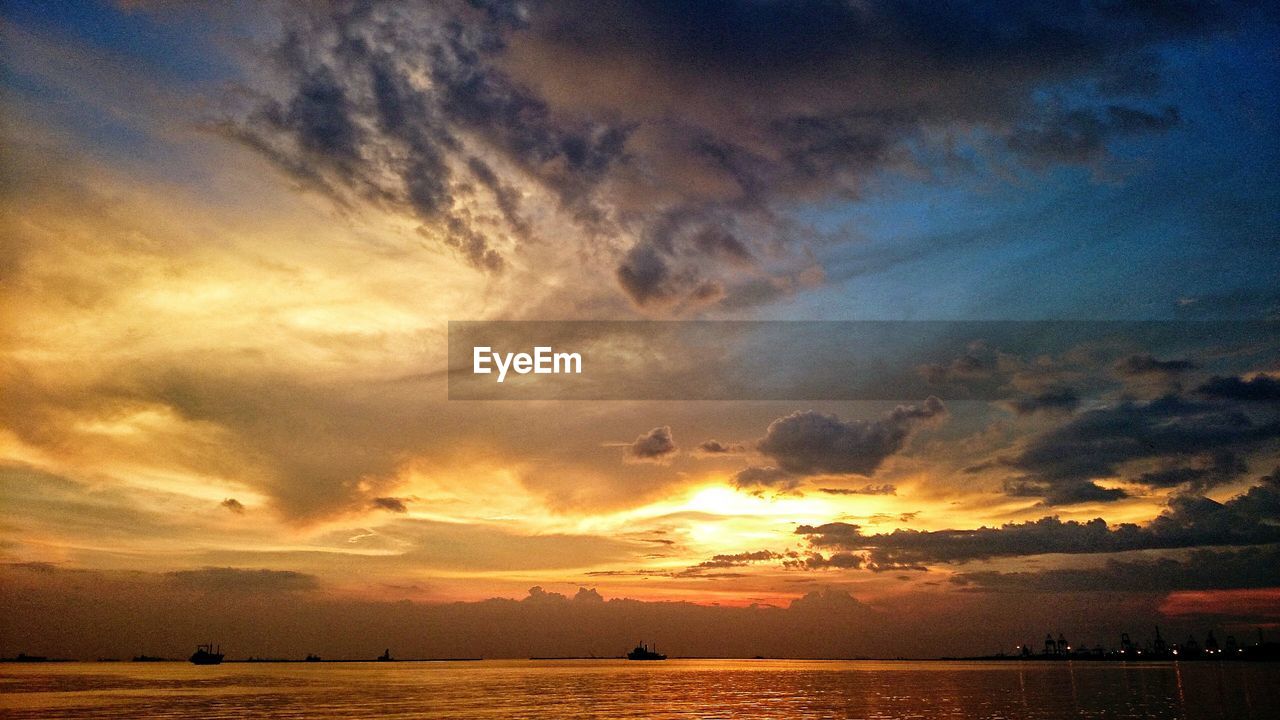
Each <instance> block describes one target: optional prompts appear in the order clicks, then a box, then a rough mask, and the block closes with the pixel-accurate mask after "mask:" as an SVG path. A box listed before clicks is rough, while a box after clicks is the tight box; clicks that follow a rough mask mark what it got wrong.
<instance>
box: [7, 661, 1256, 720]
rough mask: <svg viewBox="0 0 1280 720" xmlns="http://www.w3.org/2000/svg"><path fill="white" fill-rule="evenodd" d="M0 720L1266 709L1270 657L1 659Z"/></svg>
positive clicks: (1017, 714) (893, 717)
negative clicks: (208, 662) (204, 662)
mask: <svg viewBox="0 0 1280 720" xmlns="http://www.w3.org/2000/svg"><path fill="white" fill-rule="evenodd" d="M0 717H5V718H202V720H211V719H213V718H245V717H253V718H351V717H382V718H450V719H451V720H456V719H459V718H556V719H559V718H566V719H570V720H572V719H575V718H780V719H781V718H785V719H787V720H794V719H796V718H876V719H880V720H906V719H908V718H925V719H934V718H991V719H993V720H994V719H996V718H1045V719H1049V718H1162V719H1164V718H1179V719H1182V720H1192V719H1195V718H1223V719H1224V720H1226V719H1230V720H1242V719H1246V718H1267V719H1272V720H1273V719H1275V718H1280V664H1278V663H1232V662H1193V663H1186V662H1184V663H1172V662H1167V663H1128V662H1123V663H1122V662H1087V661H1086V662H1081V661H1070V662H1068V661H1062V662H1044V661H1034V660H1031V661H1012V660H1011V661H973V662H965V661H879V660H876V661H841V660H833V661H820V660H677V659H673V660H666V661H654V662H632V661H627V660H481V661H463V662H387V663H376V662H353V663H344V662H320V663H301V662H298V663H224V664H222V665H216V666H201V667H197V666H194V665H191V664H189V663H185V662H143V663H134V662H114V663H112V662H93V663H25V664H24V663H11V664H5V665H0Z"/></svg>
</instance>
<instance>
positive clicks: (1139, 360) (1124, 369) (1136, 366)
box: [1115, 353, 1197, 376]
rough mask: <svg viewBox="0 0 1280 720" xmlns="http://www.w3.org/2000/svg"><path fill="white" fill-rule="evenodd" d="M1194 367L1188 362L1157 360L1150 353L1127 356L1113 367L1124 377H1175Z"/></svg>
mask: <svg viewBox="0 0 1280 720" xmlns="http://www.w3.org/2000/svg"><path fill="white" fill-rule="evenodd" d="M1196 367H1197V366H1196V364H1195V363H1193V362H1191V361H1190V360H1157V359H1156V358H1155V357H1154V356H1152V355H1151V353H1135V354H1133V355H1129V356H1127V357H1124V358H1122V359H1121V360H1120V361H1119V362H1117V363H1116V366H1115V368H1116V372H1118V373H1120V374H1121V375H1126V376H1138V375H1176V374H1177V373H1180V372H1183V371H1186V370H1195V369H1196Z"/></svg>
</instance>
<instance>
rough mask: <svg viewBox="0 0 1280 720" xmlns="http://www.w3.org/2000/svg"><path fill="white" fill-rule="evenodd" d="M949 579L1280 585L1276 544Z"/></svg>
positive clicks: (981, 584) (1073, 584) (1082, 587)
mask: <svg viewBox="0 0 1280 720" xmlns="http://www.w3.org/2000/svg"><path fill="white" fill-rule="evenodd" d="M950 581H951V582H952V583H954V584H956V585H960V586H962V587H964V588H966V589H971V590H975V591H983V592H1039V593H1070V592H1155V593H1166V592H1173V591H1177V590H1225V589H1239V588H1273V587H1280V547H1277V546H1274V545H1270V546H1262V547H1249V548H1242V549H1239V550H1221V551H1218V550H1196V551H1193V552H1191V553H1190V554H1188V555H1186V556H1185V557H1181V558H1174V557H1162V558H1156V559H1152V560H1143V559H1139V560H1121V559H1115V558H1113V559H1110V560H1107V562H1106V564H1105V565H1103V566H1102V567H1092V568H1054V569H1050V570H1037V571H1023V572H998V571H993V570H985V571H981V572H969V573H957V574H955V575H953V576H951V579H950Z"/></svg>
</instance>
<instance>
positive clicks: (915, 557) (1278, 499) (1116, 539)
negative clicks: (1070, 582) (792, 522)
mask: <svg viewBox="0 0 1280 720" xmlns="http://www.w3.org/2000/svg"><path fill="white" fill-rule="evenodd" d="M795 532H796V534H798V535H803V536H804V537H805V538H806V539H807V540H808V541H809V543H810V544H811V545H812V546H813V547H814V548H816V549H825V550H843V551H864V552H865V553H866V558H867V560H868V561H869V562H870V563H875V564H879V565H881V566H884V567H886V568H888V567H892V566H903V565H926V564H935V563H964V562H968V561H970V560H985V559H990V558H997V557H1016V556H1023V555H1041V554H1047V553H1068V554H1081V553H1112V552H1123V551H1129V550H1149V549H1168V548H1193V547H1201V546H1214V545H1219V546H1232V545H1260V544H1268V543H1276V542H1280V471H1277V472H1273V473H1272V474H1270V475H1267V476H1264V477H1263V478H1261V480H1260V483H1259V484H1258V485H1255V486H1253V487H1251V488H1250V489H1249V490H1248V491H1247V492H1245V493H1243V494H1241V495H1238V496H1236V497H1234V498H1232V499H1230V500H1228V501H1226V502H1224V503H1220V502H1217V501H1215V500H1213V499H1211V498H1207V497H1200V496H1191V495H1178V496H1175V497H1174V498H1172V499H1171V500H1170V501H1169V506H1168V507H1167V508H1166V509H1165V511H1164V512H1162V513H1161V514H1160V515H1159V516H1157V517H1156V518H1155V519H1154V520H1152V521H1151V522H1150V523H1148V524H1146V525H1142V526H1139V525H1135V524H1132V523H1123V524H1120V525H1116V526H1108V524H1107V523H1106V521H1104V520H1103V519H1101V518H1096V519H1094V520H1090V521H1088V522H1079V521H1075V520H1068V521H1063V520H1060V519H1058V518H1057V517H1045V518H1041V519H1040V520H1034V521H1029V522H1022V523H1008V524H1005V525H1002V526H1001V527H998V528H989V527H982V528H978V529H976V530H932V531H930V530H908V529H899V530H895V531H893V532H891V533H881V534H876V535H864V534H863V533H862V531H861V528H860V527H859V526H857V525H854V524H850V523H844V522H833V523H826V524H823V525H817V526H814V525H800V526H798V527H797V528H796V531H795Z"/></svg>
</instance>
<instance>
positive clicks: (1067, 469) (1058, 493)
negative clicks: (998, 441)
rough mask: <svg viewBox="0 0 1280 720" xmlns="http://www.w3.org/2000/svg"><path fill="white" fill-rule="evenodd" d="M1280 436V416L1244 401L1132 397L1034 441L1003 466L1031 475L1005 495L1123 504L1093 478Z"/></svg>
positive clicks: (1120, 493) (1011, 484)
mask: <svg viewBox="0 0 1280 720" xmlns="http://www.w3.org/2000/svg"><path fill="white" fill-rule="evenodd" d="M1232 387H1234V385H1232ZM1250 387H1254V386H1250ZM1278 437H1280V418H1277V417H1275V416H1273V415H1268V414H1258V413H1250V412H1246V411H1245V409H1244V408H1242V407H1241V406H1240V405H1239V404H1232V403H1224V402H1200V401H1195V400H1189V399H1186V398H1184V397H1181V396H1178V395H1166V396H1164V397H1161V398H1158V399H1156V400H1152V401H1150V402H1137V401H1133V400H1125V401H1122V402H1120V403H1118V404H1116V405H1114V406H1111V407H1105V408H1098V409H1094V410H1089V411H1086V412H1084V413H1081V414H1079V415H1076V416H1075V417H1074V418H1072V419H1071V420H1070V421H1069V422H1067V423H1065V424H1063V425H1061V426H1059V427H1057V428H1054V429H1052V430H1049V431H1047V432H1045V433H1043V434H1041V435H1038V436H1036V437H1034V438H1032V439H1031V440H1030V441H1028V442H1027V443H1026V445H1025V446H1024V447H1023V449H1022V450H1021V452H1020V453H1019V454H1018V455H1017V456H1016V457H1014V458H1012V459H1008V460H1004V461H1002V464H1004V465H1006V466H1008V467H1013V468H1017V469H1019V470H1023V471H1025V472H1026V473H1027V475H1026V476H1023V477H1020V478H1014V479H1011V480H1009V481H1007V482H1006V484H1005V490H1006V492H1007V493H1008V494H1010V495H1012V496H1015V497H1042V498H1043V500H1044V504H1046V505H1068V504H1074V503H1080V502H1099V501H1101V502H1106V501H1109V500H1118V499H1120V498H1124V497H1127V495H1128V493H1127V492H1125V491H1124V490H1122V489H1120V488H1104V487H1102V486H1100V485H1098V484H1097V483H1096V482H1094V481H1095V480H1097V479H1102V478H1111V477H1115V476H1117V475H1118V474H1119V473H1120V471H1121V467H1122V466H1123V465H1125V464H1126V463H1129V462H1132V461H1137V460H1151V459H1162V458H1193V457H1196V456H1202V455H1209V454H1213V453H1219V452H1224V451H1230V452H1243V451H1248V450H1251V449H1254V448H1256V447H1259V446H1261V445H1262V444H1264V443H1267V442H1270V441H1272V440H1274V439H1275V438H1278ZM1134 479H1135V480H1140V479H1141V478H1140V477H1139V478H1134Z"/></svg>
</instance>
